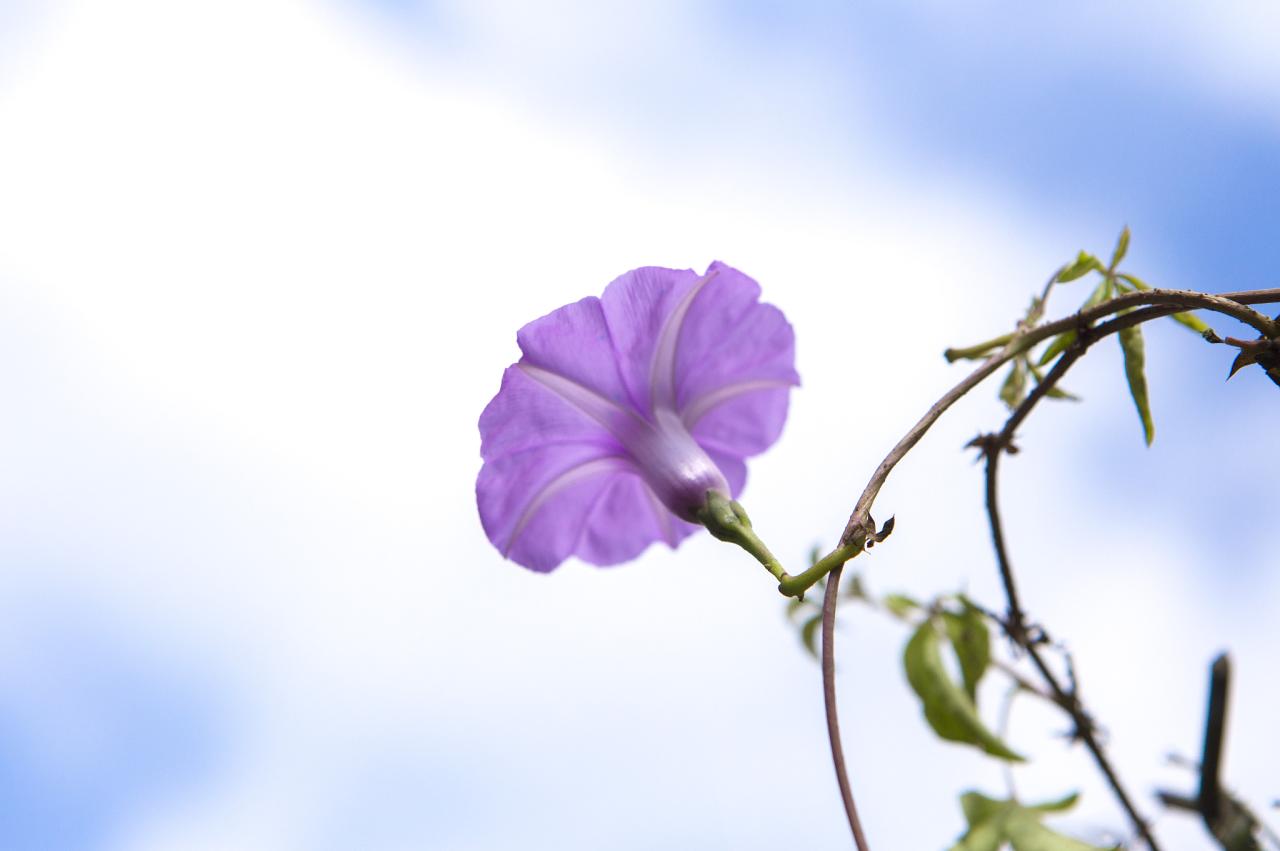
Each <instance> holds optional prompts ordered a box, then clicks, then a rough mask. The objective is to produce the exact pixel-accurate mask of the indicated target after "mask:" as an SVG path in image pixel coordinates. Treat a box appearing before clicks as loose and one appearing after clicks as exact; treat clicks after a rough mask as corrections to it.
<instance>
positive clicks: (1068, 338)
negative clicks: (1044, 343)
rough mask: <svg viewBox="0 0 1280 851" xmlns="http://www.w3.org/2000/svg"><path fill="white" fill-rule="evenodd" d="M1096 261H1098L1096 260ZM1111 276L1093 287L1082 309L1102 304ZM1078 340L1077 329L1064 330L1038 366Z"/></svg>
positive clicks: (1081, 306) (1045, 351)
mask: <svg viewBox="0 0 1280 851" xmlns="http://www.w3.org/2000/svg"><path fill="white" fill-rule="evenodd" d="M1095 262H1096V261H1095ZM1110 280H1111V279H1110V278H1103V279H1102V280H1101V281H1099V282H1098V285H1097V286H1096V287H1094V288H1093V292H1091V293H1089V297H1088V298H1087V299H1085V300H1084V304H1082V305H1080V310H1082V311H1084V310H1088V309H1089V308H1091V307H1096V306H1098V305H1099V304H1101V303H1102V302H1103V301H1104V300H1106V297H1107V284H1108V283H1109V282H1110ZM1075 341H1076V332H1075V331H1064V332H1062V333H1061V334H1059V335H1058V336H1056V337H1054V338H1053V342H1051V343H1050V344H1049V347H1048V348H1047V349H1045V350H1044V354H1042V355H1040V360H1039V361H1037V362H1036V366H1044V365H1046V364H1047V363H1049V361H1051V360H1053V359H1054V358H1055V357H1057V356H1058V355H1059V354H1060V353H1061V352H1064V351H1066V348H1067V346H1069V345H1071V344H1072V343H1074V342H1075Z"/></svg>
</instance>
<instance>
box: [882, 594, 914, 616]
mask: <svg viewBox="0 0 1280 851" xmlns="http://www.w3.org/2000/svg"><path fill="white" fill-rule="evenodd" d="M882 602H883V603H884V607H885V608H886V609H888V610H889V611H890V613H892V614H893V615H894V616H895V617H899V618H902V617H906V616H907V615H909V614H911V613H912V612H914V611H915V610H917V609H919V608H920V604H919V603H917V602H916V601H915V600H913V599H911V598H910V597H908V596H907V595H906V594H885V595H884V600H883V601H882Z"/></svg>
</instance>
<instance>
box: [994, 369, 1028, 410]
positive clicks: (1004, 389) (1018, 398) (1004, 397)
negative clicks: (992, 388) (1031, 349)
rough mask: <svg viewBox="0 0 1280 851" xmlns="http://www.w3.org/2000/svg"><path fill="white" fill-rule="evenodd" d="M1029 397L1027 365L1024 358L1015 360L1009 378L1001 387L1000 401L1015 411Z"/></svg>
mask: <svg viewBox="0 0 1280 851" xmlns="http://www.w3.org/2000/svg"><path fill="white" fill-rule="evenodd" d="M1026 397H1027V363H1026V360H1025V359H1024V358H1015V359H1014V361H1013V366H1011V367H1010V368H1009V377H1008V378H1006V379H1005V380H1004V384H1002V385H1001V386H1000V401H1002V402H1004V403H1005V405H1007V406H1008V408H1009V410H1011V411H1012V410H1013V409H1014V408H1016V407H1018V405H1020V404H1022V400H1023V399H1025V398H1026Z"/></svg>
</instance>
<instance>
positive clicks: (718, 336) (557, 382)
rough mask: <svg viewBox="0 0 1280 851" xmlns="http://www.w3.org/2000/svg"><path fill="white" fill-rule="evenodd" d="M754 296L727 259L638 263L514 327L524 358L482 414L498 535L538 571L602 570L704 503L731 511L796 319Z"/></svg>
mask: <svg viewBox="0 0 1280 851" xmlns="http://www.w3.org/2000/svg"><path fill="white" fill-rule="evenodd" d="M759 298H760V287H759V285H758V284H757V283H756V282H755V281H753V280H752V279H751V278H749V277H747V276H746V275H744V274H743V273H742V272H739V271H738V270H737V269H734V268H732V267H730V266H726V265H724V264H723V263H719V262H716V263H712V264H711V266H710V268H708V269H707V272H706V274H704V275H701V276H699V275H698V274H696V273H695V272H693V271H692V270H683V271H682V270H676V269H663V268H659V267H647V268H642V269H635V270H633V271H631V272H627V273H626V274H625V275H622V276H621V277H619V278H618V279H616V280H615V281H613V282H612V283H611V284H609V286H608V287H606V288H605V291H604V295H603V296H601V297H600V298H596V297H594V296H592V297H589V298H584V299H582V300H581V301H578V302H575V303H574V304H569V305H566V306H564V307H562V308H560V309H559V310H556V311H553V312H552V313H549V314H547V315H546V316H543V317H542V318H540V319H535V320H534V321H533V322H530V323H529V324H528V325H526V326H524V328H522V329H520V332H519V333H518V334H517V335H516V340H517V342H518V344H519V346H520V352H521V358H520V360H519V361H517V362H516V363H515V364H512V365H511V366H510V367H508V368H507V370H506V372H505V373H504V374H503V376H502V386H501V388H500V389H499V390H498V395H496V396H495V397H494V398H493V401H491V402H490V403H489V405H488V406H487V407H486V408H485V409H484V413H482V414H481V415H480V438H481V444H480V454H481V457H482V458H483V459H484V466H483V467H482V469H481V470H480V476H479V478H478V480H477V482H476V501H477V503H478V505H479V509H480V519H481V522H482V523H483V525H484V530H485V533H486V534H487V535H488V536H489V540H490V541H492V542H493V545H494V546H495V547H497V548H498V550H499V551H501V552H502V554H503V555H504V556H506V557H507V558H510V559H512V560H514V561H516V562H517V563H519V564H521V565H524V566H525V567H527V568H530V569H532V570H536V571H543V572H545V571H549V570H553V569H554V568H555V567H556V566H558V565H559V564H560V563H561V562H563V561H564V560H565V559H566V558H568V557H569V556H577V557H578V558H580V559H582V560H583V561H586V562H589V563H591V564H596V565H610V564H617V563H619V562H624V561H628V560H630V559H632V558H634V557H636V556H637V555H639V554H640V552H641V551H643V550H644V549H645V548H646V547H648V546H649V545H650V544H652V543H654V542H655V541H662V542H664V543H666V544H667V545H668V546H670V547H675V546H676V545H677V544H679V543H680V541H681V540H683V539H684V538H686V537H688V536H689V535H690V534H691V533H693V532H694V531H695V530H696V529H697V528H698V525H695V524H698V523H700V522H706V517H707V511H708V508H707V507H708V505H709V504H712V503H714V505H715V506H718V508H717V510H718V511H720V512H728V511H731V509H730V508H729V506H730V505H731V503H730V502H729V500H733V499H736V497H737V496H738V494H739V493H740V492H741V491H742V488H743V485H744V484H745V483H746V476H747V471H746V465H745V463H744V459H745V458H748V457H750V456H753V455H756V454H758V453H760V452H763V451H764V450H765V449H767V448H768V447H769V446H770V445H771V444H773V442H774V441H776V440H777V439H778V435H779V434H780V433H781V431H782V425H783V421H784V420H785V419H786V416H787V403H788V397H789V395H790V390H791V388H792V387H793V386H795V385H796V384H798V383H799V377H798V376H797V375H796V371H795V365H794V364H795V336H794V334H793V333H792V331H791V326H790V325H789V324H788V323H787V320H786V318H785V317H784V316H783V315H782V312H781V311H780V310H778V309H777V308H776V307H773V306H772V305H769V304H762V303H760V301H759ZM732 505H733V506H735V507H736V509H737V510H738V511H739V512H740V507H738V506H736V503H732ZM728 516H731V514H730V515H728ZM741 516H742V520H743V521H744V522H746V523H747V524H748V525H749V521H746V518H745V514H742V515H741ZM711 525H712V528H713V531H714V528H715V525H714V524H711Z"/></svg>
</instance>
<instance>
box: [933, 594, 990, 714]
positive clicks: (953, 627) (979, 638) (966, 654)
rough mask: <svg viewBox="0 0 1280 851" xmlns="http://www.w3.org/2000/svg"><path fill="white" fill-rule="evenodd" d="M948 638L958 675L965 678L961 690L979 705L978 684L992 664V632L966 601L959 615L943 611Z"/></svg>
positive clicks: (979, 613)
mask: <svg viewBox="0 0 1280 851" xmlns="http://www.w3.org/2000/svg"><path fill="white" fill-rule="evenodd" d="M942 620H943V623H944V624H945V625H946V628H947V637H948V638H950V639H951V646H952V647H953V648H955V651H956V656H957V658H959V659H960V673H961V674H962V675H963V677H964V690H965V693H967V694H968V695H969V700H971V701H973V703H974V705H975V706H976V705H977V703H978V682H979V681H980V680H981V679H982V675H983V674H985V673H986V672H987V666H988V665H990V664H991V631H990V630H989V629H987V623H986V619H985V618H984V617H983V616H982V612H980V611H978V610H977V609H975V608H974V607H973V605H972V604H970V603H968V602H967V601H965V604H964V609H963V610H962V611H961V612H959V613H956V612H943V613H942Z"/></svg>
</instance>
